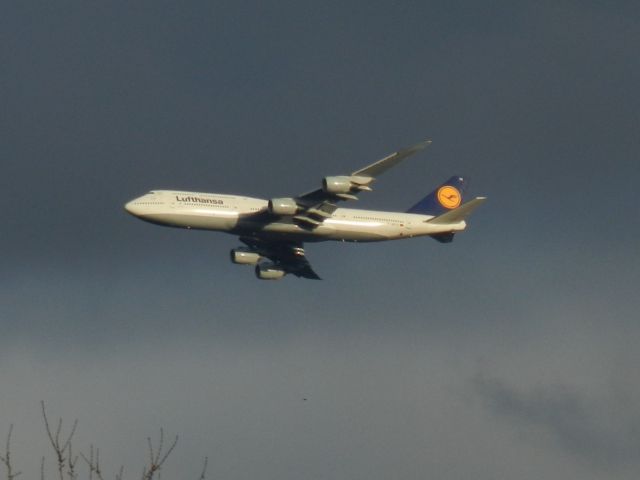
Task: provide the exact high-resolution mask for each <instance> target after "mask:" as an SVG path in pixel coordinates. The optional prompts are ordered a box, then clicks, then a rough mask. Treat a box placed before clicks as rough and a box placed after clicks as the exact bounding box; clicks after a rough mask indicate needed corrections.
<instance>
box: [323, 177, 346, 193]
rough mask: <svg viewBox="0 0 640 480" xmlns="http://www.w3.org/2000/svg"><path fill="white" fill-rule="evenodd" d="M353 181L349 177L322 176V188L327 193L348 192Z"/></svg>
mask: <svg viewBox="0 0 640 480" xmlns="http://www.w3.org/2000/svg"><path fill="white" fill-rule="evenodd" d="M351 187H353V183H352V182H351V179H350V178H349V177H324V178H323V179H322V189H323V190H324V191H325V192H327V193H349V192H350V191H351Z"/></svg>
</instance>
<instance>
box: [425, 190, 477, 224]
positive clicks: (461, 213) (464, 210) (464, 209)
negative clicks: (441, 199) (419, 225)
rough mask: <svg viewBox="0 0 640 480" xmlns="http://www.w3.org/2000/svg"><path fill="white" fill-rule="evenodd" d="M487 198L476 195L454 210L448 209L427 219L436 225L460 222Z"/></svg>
mask: <svg viewBox="0 0 640 480" xmlns="http://www.w3.org/2000/svg"><path fill="white" fill-rule="evenodd" d="M486 199H487V197H477V198H474V199H473V200H471V201H470V202H467V203H465V204H463V205H461V206H459V207H458V208H456V209H455V210H449V211H448V212H446V213H443V214H442V215H440V216H438V217H435V218H432V219H431V220H429V223H433V224H436V225H447V224H450V223H460V222H462V221H463V220H465V219H466V218H467V217H468V216H469V215H471V213H473V211H474V210H475V209H476V208H478V207H479V206H480V205H481V204H482V203H484V201H485V200H486Z"/></svg>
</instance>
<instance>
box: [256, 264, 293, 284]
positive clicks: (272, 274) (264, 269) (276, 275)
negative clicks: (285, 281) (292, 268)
mask: <svg viewBox="0 0 640 480" xmlns="http://www.w3.org/2000/svg"><path fill="white" fill-rule="evenodd" d="M286 274H287V272H285V271H284V270H282V269H280V268H278V267H276V266H275V265H274V264H273V263H270V262H269V263H261V264H259V265H256V277H258V278H259V279H260V280H280V279H281V278H282V277H284V276H285V275H286Z"/></svg>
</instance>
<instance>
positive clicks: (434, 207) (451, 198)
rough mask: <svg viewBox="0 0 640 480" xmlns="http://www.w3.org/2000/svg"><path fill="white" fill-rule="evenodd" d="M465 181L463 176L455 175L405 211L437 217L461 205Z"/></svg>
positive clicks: (465, 186) (465, 185)
mask: <svg viewBox="0 0 640 480" xmlns="http://www.w3.org/2000/svg"><path fill="white" fill-rule="evenodd" d="M466 188H467V182H466V181H465V179H464V178H462V177H460V176H458V175H455V176H453V177H451V178H450V179H449V180H447V181H446V182H444V183H443V184H442V185H440V186H439V187H438V188H436V189H435V190H434V191H433V192H431V193H430V194H429V195H427V196H426V197H424V198H423V199H422V200H420V201H419V202H418V203H416V204H415V205H414V206H413V207H411V208H410V209H409V210H407V213H417V214H419V215H432V216H434V217H437V216H439V215H442V214H443V213H445V212H449V211H451V210H453V209H455V208H458V207H459V206H460V205H462V199H463V194H464V191H465V189H466Z"/></svg>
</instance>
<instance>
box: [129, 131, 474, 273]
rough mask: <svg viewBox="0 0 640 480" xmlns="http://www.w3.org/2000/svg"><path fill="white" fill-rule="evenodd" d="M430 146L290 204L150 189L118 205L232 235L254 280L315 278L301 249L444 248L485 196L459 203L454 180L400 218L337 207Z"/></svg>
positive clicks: (237, 256)
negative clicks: (366, 245) (411, 241)
mask: <svg viewBox="0 0 640 480" xmlns="http://www.w3.org/2000/svg"><path fill="white" fill-rule="evenodd" d="M430 143H431V141H430V140H426V141H424V142H421V143H418V144H417V145H414V146H413V147H409V148H405V149H402V150H399V151H397V152H395V153H392V154H391V155H389V156H387V157H385V158H383V159H382V160H379V161H377V162H375V163H373V164H371V165H369V166H367V167H364V168H361V169H360V170H356V171H355V172H353V173H352V174H351V175H341V176H333V177H325V178H324V179H323V180H322V188H319V189H317V190H314V191H312V192H308V193H305V194H302V195H299V196H297V197H291V198H272V199H270V200H263V199H259V198H250V197H243V196H236V195H223V194H217V193H195V192H180V191H173V190H152V191H150V192H149V193H147V194H145V195H143V196H141V197H139V198H136V199H134V200H132V201H130V202H129V203H127V204H126V205H125V209H126V210H127V212H129V213H130V214H132V215H134V216H136V217H138V218H140V219H142V220H145V221H147V222H151V223H155V224H158V225H165V226H171V227H179V228H196V229H203V230H215V231H221V232H226V233H231V234H233V235H238V236H239V237H240V241H241V242H242V243H244V244H245V246H243V247H238V248H235V249H233V250H231V261H232V262H233V263H236V264H244V265H254V266H255V273H256V276H257V277H258V278H260V279H263V280H277V279H280V278H282V277H284V276H285V275H286V274H288V273H292V274H294V275H296V276H298V277H304V278H311V279H319V278H320V277H318V275H317V274H316V273H315V272H314V271H313V269H312V268H311V265H310V264H309V262H308V261H307V259H306V258H305V252H304V246H303V242H322V241H326V240H336V241H343V242H378V241H382V240H399V239H402V238H412V237H418V236H430V237H432V238H434V239H436V240H438V241H440V242H444V243H447V242H451V241H452V240H453V236H454V235H455V234H456V233H457V232H461V231H463V230H464V229H465V228H466V222H465V219H466V218H467V216H469V215H470V214H471V212H473V210H475V209H476V207H478V206H479V205H480V204H481V203H482V202H484V200H485V197H477V198H475V199H473V200H471V201H469V202H467V203H462V200H463V196H462V194H463V192H464V190H465V186H466V183H465V180H464V179H463V178H462V177H459V176H453V177H451V178H450V179H449V180H447V181H446V182H444V183H443V184H442V185H440V186H439V187H438V188H436V189H435V190H434V191H433V192H431V193H430V194H429V195H427V196H426V197H425V198H423V199H422V200H420V201H419V202H418V203H416V204H415V205H414V206H413V207H411V208H410V209H409V210H407V211H406V212H376V211H372V210H354V209H348V208H338V206H337V205H336V204H337V203H338V202H340V201H343V200H357V197H356V195H357V194H358V193H359V192H361V191H371V184H372V183H373V182H374V181H375V179H376V178H377V177H378V175H380V174H382V173H383V172H385V171H386V170H388V169H390V168H391V167H394V166H395V165H397V164H398V163H399V162H400V161H401V160H403V159H405V158H406V157H408V156H409V155H412V154H414V153H416V152H418V151H419V150H422V149H423V148H425V147H426V146H427V145H429V144H430Z"/></svg>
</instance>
